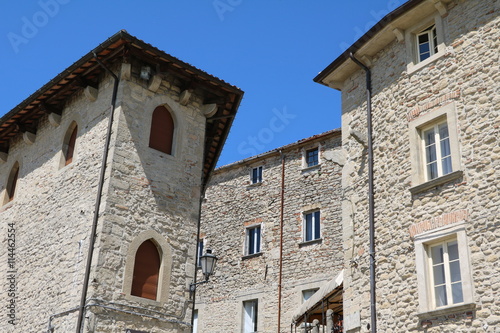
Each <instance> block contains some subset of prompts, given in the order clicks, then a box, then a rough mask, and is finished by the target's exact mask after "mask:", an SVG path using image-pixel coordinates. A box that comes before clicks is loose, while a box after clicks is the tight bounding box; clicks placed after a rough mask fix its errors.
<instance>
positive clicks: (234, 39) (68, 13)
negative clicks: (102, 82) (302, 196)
mask: <svg viewBox="0 0 500 333" xmlns="http://www.w3.org/2000/svg"><path fill="white" fill-rule="evenodd" d="M405 1H406V0H358V1H332V0H315V1H307V2H306V1H304V0H267V1H264V0H197V1H194V0H183V1H181V0H175V1H173V0H162V1H160V0H156V1H153V0H149V1H148V0H145V1H141V2H139V1H129V0H122V1H111V0H110V1H102V0H101V1H95V0H86V1H82V0H40V1H27V0H26V1H8V2H6V1H4V2H2V4H0V50H1V52H0V63H1V66H0V75H1V78H2V79H1V80H0V82H1V85H2V86H1V89H0V91H1V95H0V96H1V100H2V102H1V104H0V105H1V109H0V116H2V115H4V114H5V113H7V112H8V111H10V110H11V109H13V108H14V107H15V106H16V105H18V104H19V103H21V102H22V101H23V100H24V99H25V98H27V97H28V96H29V95H30V94H32V93H33V92H35V91H36V90H37V89H39V88H40V87H41V86H42V85H43V84H45V83H47V82H48V81H49V80H50V79H52V78H53V77H54V76H56V75H57V74H59V73H60V72H61V71H63V70H64V69H65V68H67V67H68V66H69V65H71V64H72V63H73V62H75V61H76V60H78V59H79V58H80V57H82V56H83V55H84V54H86V53H87V52H89V51H91V50H92V49H93V48H95V47H96V46H97V45H98V44H100V43H102V42H103V41H104V40H105V39H107V38H108V37H110V36H112V35H113V34H115V33H116V32H117V31H119V30H120V29H125V30H127V31H128V32H129V33H130V34H132V35H134V36H136V37H138V38H139V39H142V40H144V41H145V42H147V43H150V44H152V45H154V46H156V47H157V48H159V49H161V50H163V51H165V52H167V53H169V54H171V55H173V56H175V57H177V58H179V59H181V60H183V61H185V62H188V63H190V64H192V65H194V66H196V67H198V68H200V69H202V70H204V71H206V72H208V73H209V74H212V75H215V76H217V77H219V78H221V79H223V80H225V81H227V82H229V83H231V84H233V85H236V86H238V87H240V88H241V89H242V90H243V91H245V96H244V99H243V101H242V103H241V106H240V108H239V111H238V115H237V117H236V119H235V121H234V123H233V127H232V130H231V133H230V134H229V137H228V140H227V142H226V146H225V147H224V151H223V153H222V155H221V158H220V160H219V165H224V164H228V163H232V162H234V161H237V160H241V159H243V158H246V157H249V156H252V155H254V154H258V153H262V152H265V151H268V150H271V149H274V148H277V147H279V146H282V145H285V144H288V143H291V142H294V141H297V140H299V139H302V138H306V137H309V136H312V135H315V134H318V133H321V132H324V131H328V130H331V129H334V128H338V127H340V93H339V92H337V91H334V90H332V89H329V88H326V87H324V86H321V85H319V84H317V83H314V82H313V81H312V79H313V78H314V77H315V76H316V74H317V73H318V72H320V71H321V70H323V69H324V68H325V67H326V66H327V65H328V64H330V63H331V62H332V61H333V60H334V59H335V58H336V57H337V56H339V55H340V53H341V52H342V51H344V50H345V49H346V48H347V47H348V46H350V45H351V44H352V43H353V42H354V41H355V40H356V39H357V38H359V37H360V36H361V34H362V33H364V32H365V31H366V30H367V29H369V28H370V27H371V26H372V25H374V24H375V23H376V22H377V21H378V20H380V19H381V18H382V17H383V16H384V15H385V14H387V13H388V12H389V11H392V10H393V9H395V8H396V7H398V6H400V5H402V4H403V3H404V2H405Z"/></svg>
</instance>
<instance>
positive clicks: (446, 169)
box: [442, 157, 453, 175]
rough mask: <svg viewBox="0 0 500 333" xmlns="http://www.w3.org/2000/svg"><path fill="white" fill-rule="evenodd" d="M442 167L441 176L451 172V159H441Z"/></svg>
mask: <svg viewBox="0 0 500 333" xmlns="http://www.w3.org/2000/svg"><path fill="white" fill-rule="evenodd" d="M442 166H443V175H447V174H449V173H450V172H452V171H453V170H452V166H451V157H447V158H445V159H443V161H442Z"/></svg>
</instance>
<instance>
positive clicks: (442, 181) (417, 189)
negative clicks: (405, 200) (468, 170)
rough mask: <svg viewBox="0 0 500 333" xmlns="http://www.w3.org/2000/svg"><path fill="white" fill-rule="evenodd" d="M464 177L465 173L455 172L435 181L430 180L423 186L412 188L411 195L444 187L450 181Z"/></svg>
mask: <svg viewBox="0 0 500 333" xmlns="http://www.w3.org/2000/svg"><path fill="white" fill-rule="evenodd" d="M463 175H464V172H463V171H462V170H458V171H454V172H451V173H449V174H447V175H444V176H441V177H438V178H434V179H433V180H429V181H427V182H425V183H423V184H420V185H417V186H413V187H410V192H411V194H413V195H415V194H417V193H420V192H423V191H426V190H428V189H431V188H433V187H436V186H439V185H443V184H445V183H447V182H449V181H452V180H455V179H458V178H460V177H462V176H463Z"/></svg>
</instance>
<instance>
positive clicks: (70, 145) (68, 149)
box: [62, 122, 78, 166]
mask: <svg viewBox="0 0 500 333" xmlns="http://www.w3.org/2000/svg"><path fill="white" fill-rule="evenodd" d="M77 133H78V126H77V124H76V123H75V122H73V123H72V124H71V125H70V126H69V128H68V131H67V132H66V135H65V136H64V144H63V162H64V163H62V166H66V165H68V164H70V163H71V162H73V156H74V153H75V144H76V134H77Z"/></svg>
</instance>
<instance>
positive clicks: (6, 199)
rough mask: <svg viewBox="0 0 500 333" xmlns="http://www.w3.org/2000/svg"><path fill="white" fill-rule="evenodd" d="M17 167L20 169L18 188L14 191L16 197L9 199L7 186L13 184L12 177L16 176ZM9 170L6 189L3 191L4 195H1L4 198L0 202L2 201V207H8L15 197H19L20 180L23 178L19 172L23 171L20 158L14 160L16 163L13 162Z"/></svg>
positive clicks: (17, 180) (17, 181)
mask: <svg viewBox="0 0 500 333" xmlns="http://www.w3.org/2000/svg"><path fill="white" fill-rule="evenodd" d="M16 167H17V170H18V174H17V179H16V190H15V191H14V197H13V198H12V199H9V195H8V193H7V188H10V187H11V186H12V178H13V177H14V169H15V168H16ZM7 170H9V173H8V176H7V178H6V179H5V186H4V189H3V191H2V195H1V196H0V198H2V200H1V201H0V203H1V206H0V207H4V208H7V207H8V206H9V204H10V203H12V202H13V201H15V199H16V197H17V193H19V180H20V179H21V178H20V177H19V176H20V174H19V173H20V172H21V162H20V161H19V160H14V163H12V165H11V166H10V168H8V169H7Z"/></svg>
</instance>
